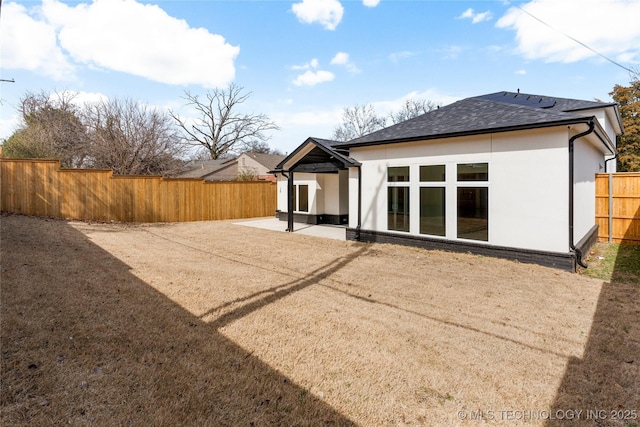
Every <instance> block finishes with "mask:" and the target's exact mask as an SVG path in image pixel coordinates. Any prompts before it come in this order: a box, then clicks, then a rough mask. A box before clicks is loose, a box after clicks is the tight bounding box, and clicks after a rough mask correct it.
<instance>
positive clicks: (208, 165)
mask: <svg viewBox="0 0 640 427" xmlns="http://www.w3.org/2000/svg"><path fill="white" fill-rule="evenodd" d="M235 165H236V159H235V158H227V159H216V160H203V161H194V162H190V163H188V164H187V165H186V166H185V167H184V172H182V173H180V174H178V175H177V176H176V177H177V178H202V179H204V180H205V181H231V180H233V179H235V178H236V177H237V175H238V169H237V167H235Z"/></svg>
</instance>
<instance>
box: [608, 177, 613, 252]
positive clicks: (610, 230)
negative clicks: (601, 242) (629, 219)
mask: <svg viewBox="0 0 640 427" xmlns="http://www.w3.org/2000/svg"><path fill="white" fill-rule="evenodd" d="M612 234H613V173H611V172H609V243H611V242H612V241H613V237H612V236H611V235H612Z"/></svg>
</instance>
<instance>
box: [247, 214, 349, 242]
mask: <svg viewBox="0 0 640 427" xmlns="http://www.w3.org/2000/svg"><path fill="white" fill-rule="evenodd" d="M234 224H235V225H244V226H248V227H256V228H263V229H265V230H272V231H280V232H285V230H286V229H287V223H286V221H280V220H279V219H278V218H259V219H250V220H246V221H238V222H235V223H234ZM293 231H294V233H298V234H305V235H307V236H315V237H324V238H327V239H335V240H346V227H344V226H340V225H328V224H322V225H312V224H302V223H298V222H296V223H294V224H293Z"/></svg>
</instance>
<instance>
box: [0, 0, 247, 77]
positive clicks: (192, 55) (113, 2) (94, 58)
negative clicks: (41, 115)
mask: <svg viewBox="0 0 640 427" xmlns="http://www.w3.org/2000/svg"><path fill="white" fill-rule="evenodd" d="M9 5H12V3H9ZM15 8H16V6H13V7H12V9H14V10H15ZM7 9H8V10H9V8H7ZM3 12H5V11H4V10H3ZM18 16H19V17H20V18H21V22H20V25H22V24H26V25H27V26H28V29H22V30H21V31H23V32H21V33H19V34H17V36H19V35H20V34H23V35H25V34H29V35H28V36H27V37H22V38H21V39H19V38H17V37H16V35H11V36H10V40H12V42H13V41H16V40H20V41H19V42H17V43H18V44H20V45H21V49H20V52H18V53H16V52H10V54H11V60H12V62H9V64H12V65H13V66H14V67H16V68H26V69H32V70H35V71H39V72H42V73H48V74H51V73H52V72H53V71H52V70H51V69H52V68H53V70H61V71H64V72H66V74H69V69H70V68H71V66H70V65H69V64H70V63H71V60H73V61H75V63H76V64H84V65H86V66H90V67H94V66H97V67H100V68H104V69H109V70H115V71H120V72H124V73H129V74H133V75H137V76H140V77H144V78H147V79H150V80H154V81H157V82H161V83H168V84H180V85H182V84H200V85H203V86H205V87H219V86H226V85H227V84H228V83H230V82H231V81H232V80H233V79H234V77H235V67H234V60H235V58H236V56H237V55H238V53H239V51H240V49H239V48H238V47H237V46H232V45H230V44H228V43H226V42H225V39H224V38H223V37H222V36H220V35H217V34H211V33H209V32H208V31H207V30H206V29H203V28H191V27H189V25H188V24H187V22H186V21H184V20H181V19H176V18H173V17H171V16H169V15H168V14H167V13H166V12H165V11H164V10H162V9H161V8H160V7H159V6H156V5H144V4H141V3H137V2H136V1H135V0H94V1H93V2H92V3H91V4H87V3H80V4H77V5H75V6H69V5H67V4H64V3H62V2H60V1H58V0H43V1H42V8H41V10H40V11H39V13H38V15H35V14H33V15H27V14H26V13H25V12H24V11H23V12H22V13H21V14H18ZM3 18H5V19H3V26H4V24H5V23H6V22H12V21H13V19H10V18H6V17H5V16H3ZM141 23H144V25H141ZM14 25H18V24H17V23H15V24H14ZM24 31H29V32H28V33H25V32H24ZM31 32H33V33H35V34H36V35H37V36H38V38H37V40H36V42H31V43H28V42H27V41H26V40H31V37H32V35H31ZM56 36H57V42H56ZM2 39H3V40H7V38H6V37H5V35H4V34H3V36H2ZM4 50H5V46H3V65H4V66H5V67H6V66H7V65H6V64H7V63H5V62H4V59H5V58H4V56H5V52H4ZM63 52H65V54H66V55H67V56H66V57H65V56H64V54H63ZM33 57H36V58H38V60H37V61H35V60H34V59H30V58H33ZM52 57H53V60H51V61H48V60H49V59H51V58H52ZM51 64H53V67H52V65H51ZM60 74H62V75H63V76H64V75H65V73H62V72H60Z"/></svg>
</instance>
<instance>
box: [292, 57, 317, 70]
mask: <svg viewBox="0 0 640 427" xmlns="http://www.w3.org/2000/svg"><path fill="white" fill-rule="evenodd" d="M318 65H320V62H319V61H318V59H317V58H313V59H312V60H311V61H309V62H307V63H306V64H303V65H294V66H292V67H291V69H292V70H311V69H315V68H318Z"/></svg>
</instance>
